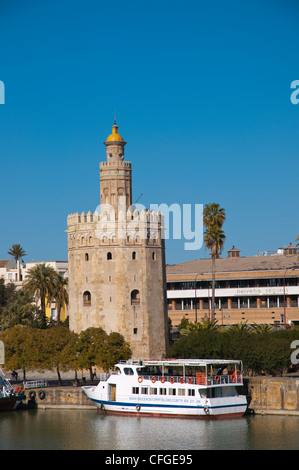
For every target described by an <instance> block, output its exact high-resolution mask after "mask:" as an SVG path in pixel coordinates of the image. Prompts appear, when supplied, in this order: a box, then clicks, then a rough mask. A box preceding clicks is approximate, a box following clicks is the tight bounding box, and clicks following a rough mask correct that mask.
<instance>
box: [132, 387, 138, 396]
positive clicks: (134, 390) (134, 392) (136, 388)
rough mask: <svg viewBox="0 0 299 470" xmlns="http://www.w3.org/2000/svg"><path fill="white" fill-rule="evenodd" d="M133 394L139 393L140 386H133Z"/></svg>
mask: <svg viewBox="0 0 299 470" xmlns="http://www.w3.org/2000/svg"><path fill="white" fill-rule="evenodd" d="M132 394H133V395H138V394H139V387H133V388H132Z"/></svg>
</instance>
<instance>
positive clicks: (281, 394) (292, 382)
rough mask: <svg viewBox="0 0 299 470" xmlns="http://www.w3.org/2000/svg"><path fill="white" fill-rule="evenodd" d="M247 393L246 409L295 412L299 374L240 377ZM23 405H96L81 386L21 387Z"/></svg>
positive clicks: (297, 410)
mask: <svg viewBox="0 0 299 470" xmlns="http://www.w3.org/2000/svg"><path fill="white" fill-rule="evenodd" d="M239 393H245V394H246V395H247V396H248V401H249V409H250V410H252V411H253V412H254V413H256V414H281V415H298V416H299V377H298V378H296V377H251V378H245V379H244V387H243V390H242V392H241V391H240V392H239ZM25 394H26V399H25V400H24V401H23V406H25V407H38V408H40V409H50V408H64V409H96V407H95V405H94V404H93V403H92V402H91V401H90V400H89V399H88V398H87V397H86V396H85V395H84V394H83V392H82V389H81V386H79V387H74V386H65V385H64V386H61V387H58V386H55V387H51V386H50V387H45V388H35V389H30V390H26V391H25Z"/></svg>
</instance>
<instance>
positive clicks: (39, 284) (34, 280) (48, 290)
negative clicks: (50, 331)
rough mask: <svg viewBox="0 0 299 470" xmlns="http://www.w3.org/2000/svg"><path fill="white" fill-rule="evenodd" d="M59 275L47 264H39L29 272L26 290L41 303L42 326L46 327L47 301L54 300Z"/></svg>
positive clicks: (25, 285)
mask: <svg viewBox="0 0 299 470" xmlns="http://www.w3.org/2000/svg"><path fill="white" fill-rule="evenodd" d="M56 276H57V273H56V271H55V270H54V269H53V268H52V267H51V266H49V265H48V266H46V264H45V263H43V264H37V265H36V266H33V267H32V268H30V269H29V270H28V273H27V277H26V280H25V283H24V289H26V290H27V291H28V292H29V294H31V295H34V296H35V299H36V300H37V299H38V300H39V301H40V306H41V312H42V324H43V327H45V326H46V300H48V302H49V300H50V299H52V298H53V294H54V288H55V280H56Z"/></svg>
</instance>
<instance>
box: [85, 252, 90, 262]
mask: <svg viewBox="0 0 299 470" xmlns="http://www.w3.org/2000/svg"><path fill="white" fill-rule="evenodd" d="M88 260H89V254H88V253H85V261H88Z"/></svg>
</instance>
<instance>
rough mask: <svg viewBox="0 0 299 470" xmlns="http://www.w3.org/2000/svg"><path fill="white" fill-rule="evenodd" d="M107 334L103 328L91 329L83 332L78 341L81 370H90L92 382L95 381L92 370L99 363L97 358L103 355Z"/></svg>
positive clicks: (78, 363)
mask: <svg viewBox="0 0 299 470" xmlns="http://www.w3.org/2000/svg"><path fill="white" fill-rule="evenodd" d="M107 336H108V335H107V333H106V332H105V331H104V330H103V329H102V328H94V327H90V328H87V329H86V330H84V331H81V333H79V336H78V341H77V352H78V362H77V365H78V367H79V369H82V370H83V369H88V370H89V373H90V380H92V381H93V373H92V368H93V367H94V366H95V364H96V362H97V358H98V357H99V355H100V354H101V350H102V349H103V347H104V344H105V341H106V338H107Z"/></svg>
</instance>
